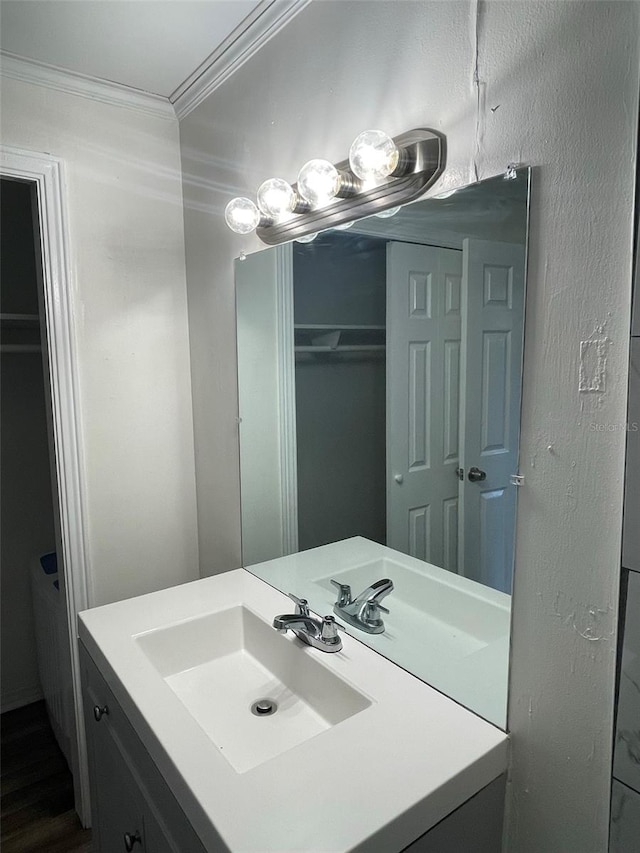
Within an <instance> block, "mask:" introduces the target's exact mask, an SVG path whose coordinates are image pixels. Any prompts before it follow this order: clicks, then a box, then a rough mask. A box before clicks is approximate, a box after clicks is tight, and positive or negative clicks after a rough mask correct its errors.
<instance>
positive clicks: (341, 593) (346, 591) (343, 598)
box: [331, 579, 351, 607]
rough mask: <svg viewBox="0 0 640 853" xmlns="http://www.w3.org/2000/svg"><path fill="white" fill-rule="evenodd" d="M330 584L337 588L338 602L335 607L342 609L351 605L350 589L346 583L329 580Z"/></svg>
mask: <svg viewBox="0 0 640 853" xmlns="http://www.w3.org/2000/svg"><path fill="white" fill-rule="evenodd" d="M331 583H332V584H333V585H334V586H336V587H338V600H337V601H336V607H344V606H345V605H346V604H351V587H350V586H349V584H348V583H340V581H334V580H333V579H332V580H331Z"/></svg>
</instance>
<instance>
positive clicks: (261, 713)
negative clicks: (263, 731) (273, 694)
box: [251, 699, 278, 717]
mask: <svg viewBox="0 0 640 853" xmlns="http://www.w3.org/2000/svg"><path fill="white" fill-rule="evenodd" d="M277 710H278V706H277V705H276V703H275V702H274V701H273V699H258V701H257V702H254V703H253V705H252V706H251V713H252V714H255V715H256V717H268V716H270V715H271V714H275V712H276V711H277Z"/></svg>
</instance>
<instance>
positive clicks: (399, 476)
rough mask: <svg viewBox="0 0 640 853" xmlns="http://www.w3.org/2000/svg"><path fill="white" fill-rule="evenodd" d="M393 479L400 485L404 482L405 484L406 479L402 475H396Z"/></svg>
mask: <svg viewBox="0 0 640 853" xmlns="http://www.w3.org/2000/svg"><path fill="white" fill-rule="evenodd" d="M393 479H394V480H395V481H396V483H398V484H400V483H403V482H404V477H403V476H402V474H394V475H393Z"/></svg>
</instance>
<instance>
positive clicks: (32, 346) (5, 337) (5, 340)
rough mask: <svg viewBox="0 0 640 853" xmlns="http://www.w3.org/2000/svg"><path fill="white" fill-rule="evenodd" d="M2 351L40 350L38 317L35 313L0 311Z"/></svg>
mask: <svg viewBox="0 0 640 853" xmlns="http://www.w3.org/2000/svg"><path fill="white" fill-rule="evenodd" d="M0 325H1V328H2V343H1V346H2V352H40V344H41V341H40V317H39V316H38V315H37V314H14V313H11V314H10V313H5V312H2V313H0Z"/></svg>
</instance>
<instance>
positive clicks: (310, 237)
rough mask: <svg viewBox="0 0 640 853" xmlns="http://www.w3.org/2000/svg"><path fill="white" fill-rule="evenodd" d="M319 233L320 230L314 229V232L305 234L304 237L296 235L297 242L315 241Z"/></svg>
mask: <svg viewBox="0 0 640 853" xmlns="http://www.w3.org/2000/svg"><path fill="white" fill-rule="evenodd" d="M319 233H320V232H319V231H314V232H313V234H305V236H304V237H296V243H313V241H314V240H315V239H316V237H317V236H318V234H319Z"/></svg>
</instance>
